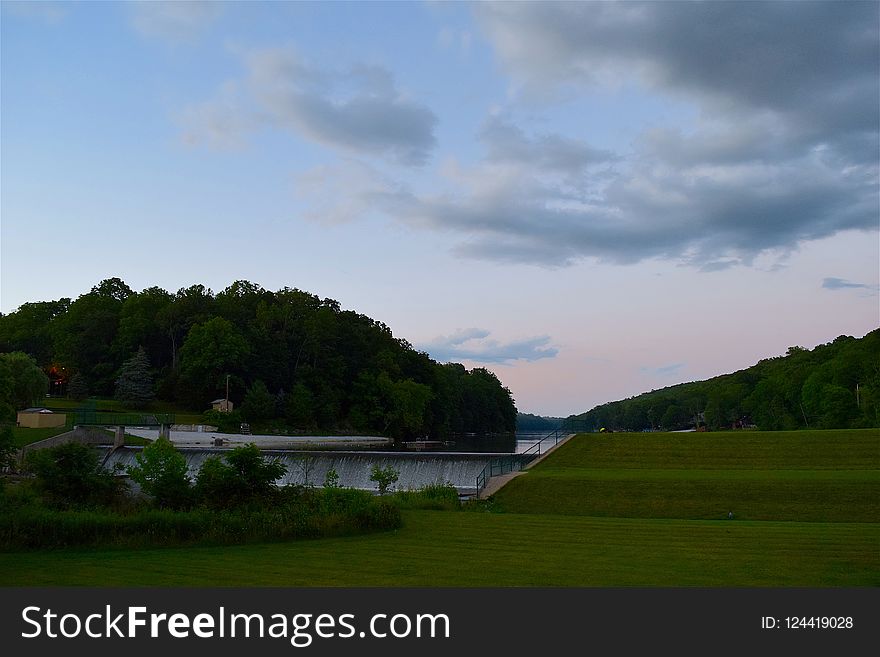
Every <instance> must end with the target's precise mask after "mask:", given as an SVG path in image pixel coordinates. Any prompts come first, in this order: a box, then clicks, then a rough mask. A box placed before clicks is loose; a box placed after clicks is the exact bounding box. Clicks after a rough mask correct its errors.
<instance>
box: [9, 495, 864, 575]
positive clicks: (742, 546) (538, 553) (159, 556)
mask: <svg viewBox="0 0 880 657" xmlns="http://www.w3.org/2000/svg"><path fill="white" fill-rule="evenodd" d="M878 544H880V528H878V527H877V526H876V525H865V524H850V523H835V524H831V525H828V524H824V523H790V522H727V521H684V520H640V519H620V518H588V517H576V516H537V515H517V514H494V513H483V514H481V513H461V512H459V513H457V512H447V511H408V512H405V513H404V528H403V529H401V530H399V531H396V532H389V533H382V534H372V535H368V536H356V537H349V538H333V539H321V540H315V541H298V542H291V543H276V544H259V545H243V546H234V547H222V548H221V547H216V548H185V549H177V548H174V549H162V550H138V551H123V550H118V551H111V550H105V551H95V550H88V551H72V550H71V551H58V552H42V553H29V554H21V553H19V554H9V553H7V554H0V583H2V584H3V585H5V586H50V585H59V584H62V585H78V586H95V585H105V586H181V585H186V586H427V587H432V586H456V587H462V586H732V585H736V586H865V585H868V586H877V585H880V574H878V570H877V546H878Z"/></svg>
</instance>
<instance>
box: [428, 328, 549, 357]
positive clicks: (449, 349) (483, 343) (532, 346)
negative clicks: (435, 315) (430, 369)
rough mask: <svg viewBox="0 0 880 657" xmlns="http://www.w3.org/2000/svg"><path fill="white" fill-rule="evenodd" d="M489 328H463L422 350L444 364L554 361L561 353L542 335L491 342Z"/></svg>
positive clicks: (438, 339)
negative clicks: (549, 359) (546, 359)
mask: <svg viewBox="0 0 880 657" xmlns="http://www.w3.org/2000/svg"><path fill="white" fill-rule="evenodd" d="M490 335H491V333H490V332H489V331H487V330H485V329H479V328H469V329H460V330H458V331H456V332H455V333H453V334H452V335H448V336H440V337H437V338H435V339H434V340H432V341H431V342H429V343H427V344H423V345H419V349H421V350H423V351H426V352H428V354H429V355H430V356H431V357H432V358H434V359H435V360H438V361H440V362H458V361H462V360H468V361H473V362H477V363H508V362H511V361H515V360H526V361H534V360H540V359H542V358H554V357H555V356H556V354H557V353H559V350H558V349H556V348H555V347H552V346H550V344H549V343H550V337H549V336H546V335H545V336H539V337H534V338H527V339H524V340H516V341H513V342H508V343H500V342H498V341H497V340H493V339H491V338H490V337H489V336H490Z"/></svg>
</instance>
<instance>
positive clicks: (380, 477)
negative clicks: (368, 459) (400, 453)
mask: <svg viewBox="0 0 880 657" xmlns="http://www.w3.org/2000/svg"><path fill="white" fill-rule="evenodd" d="M398 477H400V473H399V472H398V471H397V470H395V469H394V468H392V467H391V466H390V465H389V466H387V467H385V468H380V467H379V466H378V465H373V467H372V468H371V469H370V481H375V482H376V486H377V487H378V488H379V495H384V494H385V493H387V492H388V491H389V490H390V489H391V486H392V485H393V484H394V483H395V482H396V481H397V479H398Z"/></svg>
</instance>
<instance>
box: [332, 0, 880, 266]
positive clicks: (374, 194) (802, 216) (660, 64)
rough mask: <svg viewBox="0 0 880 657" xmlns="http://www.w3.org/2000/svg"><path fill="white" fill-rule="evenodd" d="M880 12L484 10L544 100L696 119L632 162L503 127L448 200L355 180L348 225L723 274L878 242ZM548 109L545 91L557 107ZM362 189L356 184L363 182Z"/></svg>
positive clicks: (343, 209)
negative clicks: (622, 100)
mask: <svg viewBox="0 0 880 657" xmlns="http://www.w3.org/2000/svg"><path fill="white" fill-rule="evenodd" d="M878 7H880V5H876V4H875V3H861V4H860V3H716V2H709V3H703V4H698V3H668V2H667V3H663V2H652V3H647V4H638V3H633V2H626V3H551V2H541V3H482V4H479V5H477V6H476V8H475V11H476V12H477V14H478V16H480V18H481V23H482V25H483V26H484V28H485V31H486V33H487V34H488V36H489V38H490V40H491V41H492V43H493V44H494V47H495V49H496V51H497V52H498V54H499V57H500V59H501V61H502V62H503V63H504V65H505V66H506V67H507V69H508V70H509V71H510V72H511V75H512V76H513V77H514V78H515V79H517V80H518V81H519V82H520V83H521V85H523V89H524V90H525V91H524V93H527V92H528V91H529V90H530V89H532V90H538V91H541V92H542V93H543V92H545V91H547V90H548V89H550V88H552V87H565V88H566V89H567V90H568V93H569V94H578V93H586V92H587V91H588V90H589V88H590V86H592V85H621V84H624V83H626V82H627V81H631V80H632V79H633V77H635V78H637V79H638V80H640V81H641V83H642V84H643V85H647V86H648V87H649V88H650V89H652V90H653V91H655V92H660V93H665V94H668V95H676V96H679V97H684V98H687V99H689V100H690V101H692V102H694V103H696V104H697V106H698V108H699V110H700V112H699V119H698V120H697V121H696V122H695V123H694V124H693V125H692V126H689V127H688V129H687V130H686V131H685V130H683V129H680V128H674V127H669V126H662V125H660V126H652V127H650V128H649V129H647V130H645V131H644V132H643V133H642V134H641V135H639V137H638V138H637V139H636V140H635V141H634V143H633V144H632V151H631V152H629V153H627V154H626V155H625V156H624V155H620V154H613V153H608V152H605V151H600V150H597V149H594V148H592V147H591V146H590V145H589V144H587V143H585V142H583V141H581V140H578V139H574V138H572V137H569V136H566V135H562V134H534V133H532V134H530V133H529V132H527V131H526V130H525V129H523V127H521V126H519V125H517V124H515V123H514V122H513V121H511V120H507V119H502V118H500V117H498V116H491V117H490V118H488V119H487V120H486V122H485V123H484V125H483V126H482V128H481V129H480V131H479V133H478V138H479V139H480V140H481V142H482V144H483V145H484V147H485V152H486V157H485V159H484V160H483V161H482V162H478V163H476V164H474V165H472V166H467V167H458V168H456V167H447V168H446V169H445V170H444V171H442V172H441V175H443V176H446V178H447V182H448V185H447V186H446V188H447V191H446V192H443V193H414V192H413V191H411V190H409V189H407V188H405V187H403V186H401V185H399V184H396V183H394V182H392V181H388V180H382V179H381V176H373V177H371V178H370V180H369V183H368V184H366V182H365V181H364V180H363V179H362V178H363V177H362V176H361V177H359V176H352V177H351V178H350V179H349V178H347V177H345V176H343V177H341V178H339V179H334V180H333V185H332V188H333V189H335V190H339V189H347V190H350V195H349V198H348V199H347V200H343V199H340V198H339V194H338V191H337V192H334V193H333V194H325V195H324V197H325V199H327V198H329V200H330V204H331V206H333V207H331V208H330V210H334V209H335V210H338V212H337V213H336V214H337V215H340V216H341V215H348V216H354V215H356V214H357V213H358V212H367V213H382V214H384V215H386V216H389V217H391V218H393V219H395V220H397V221H399V222H401V223H407V224H410V225H413V226H417V227H421V228H427V229H433V230H439V231H447V232H449V231H451V232H453V233H457V234H460V235H461V236H462V238H463V239H462V241H461V243H460V244H459V246H458V247H457V248H456V252H457V253H458V254H460V255H461V256H463V257H472V258H479V259H485V260H495V261H499V262H505V263H533V264H538V265H542V266H549V267H554V266H564V265H567V264H570V263H573V262H577V261H579V260H583V259H593V260H597V261H600V262H610V263H620V264H627V263H635V262H639V261H642V260H645V259H651V258H660V259H672V260H676V261H679V262H682V263H685V264H688V265H691V266H694V267H696V268H698V269H700V270H701V271H705V272H713V271H720V270H723V269H728V268H730V267H734V266H737V265H750V264H752V263H753V262H754V260H755V258H756V257H757V256H759V255H761V254H765V253H773V254H776V255H786V254H788V253H790V252H791V251H793V250H795V249H797V248H798V246H799V245H800V244H801V243H803V242H806V241H810V240H817V239H822V238H826V237H830V236H832V235H835V234H836V233H838V232H841V231H846V230H866V231H875V230H877V229H878V217H880V195H878V178H880V166H878V152H880V140H878V125H880V109H878V103H877V97H878V93H880V91H878V89H880V87H878V84H880V83H878V79H880V64H878V62H880V45H878V44H880V34H878V20H877V19H878ZM543 95H544V96H547V94H546V93H543ZM349 182H353V183H354V184H349Z"/></svg>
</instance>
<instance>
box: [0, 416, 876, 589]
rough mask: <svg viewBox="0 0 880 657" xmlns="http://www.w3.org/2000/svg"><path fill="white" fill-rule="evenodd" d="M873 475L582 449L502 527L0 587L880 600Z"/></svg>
mask: <svg viewBox="0 0 880 657" xmlns="http://www.w3.org/2000/svg"><path fill="white" fill-rule="evenodd" d="M878 471H880V435H878V432H877V431H876V430H869V431H824V432H818V431H817V432H793V433H759V432H750V433H741V434H740V433H736V434H706V435H698V434H690V435H680V434H628V435H627V434H613V435H610V436H599V435H584V436H578V437H577V438H575V439H573V440H571V441H569V443H568V444H566V445H565V446H563V447H561V448H560V449H559V450H558V451H557V452H556V453H555V454H553V455H551V456H550V457H548V458H547V459H546V460H545V461H544V462H543V463H541V464H539V465H538V466H537V467H536V468H535V469H533V470H532V471H530V472H529V473H528V474H524V475H522V476H520V477H518V478H517V479H515V480H514V481H513V482H512V483H511V484H509V486H508V487H507V488H505V489H503V490H502V491H501V492H500V493H499V494H498V495H497V496H496V500H495V507H497V508H498V509H500V510H503V511H505V512H504V513H463V512H448V511H447V512H444V511H439V512H438V511H406V512H404V526H403V528H402V529H400V530H397V531H395V532H389V533H383V534H374V535H369V536H356V537H346V538H330V539H321V540H315V541H300V542H295V543H276V544H261V545H244V546H233V547H224V548H187V549H163V550H141V551H137V552H133V551H125V550H99V551H95V550H89V551H84V550H70V551H66V550H65V551H57V552H34V553H15V554H0V584H4V585H54V584H67V585H97V584H103V585H114V586H132V585H133V586H140V585H145V586H146V585H150V586H157V585H158V586H162V585H167V586H171V585H178V586H179V585H192V586H200V585H215V586H248V585H250V586H394V585H396V586H538V585H549V586H614V585H622V586H631V585H632V586H638V585H646V586H880V522H878V518H877V511H876V506H877V500H878V491H880V483H878V482H880V477H878ZM756 490H757V491H758V493H755V491H756ZM729 510H733V511H734V513H735V515H736V519H735V520H732V521H731V520H726V519H723V518H726V516H727V512H728V511H729ZM50 562H51V565H52V567H51V568H47V564H48V563H50Z"/></svg>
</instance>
